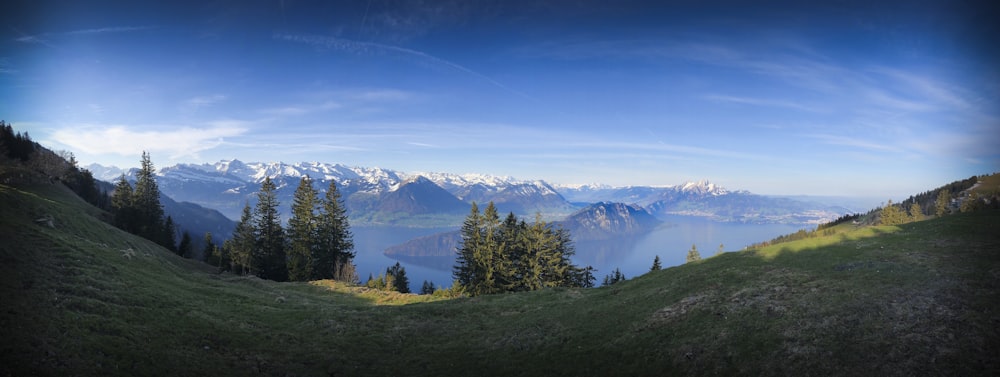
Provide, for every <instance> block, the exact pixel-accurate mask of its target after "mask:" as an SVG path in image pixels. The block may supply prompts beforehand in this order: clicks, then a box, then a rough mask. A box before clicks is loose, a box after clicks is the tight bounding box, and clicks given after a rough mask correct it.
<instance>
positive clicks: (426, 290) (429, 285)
mask: <svg viewBox="0 0 1000 377" xmlns="http://www.w3.org/2000/svg"><path fill="white" fill-rule="evenodd" d="M434 289H435V288H434V283H433V282H429V281H427V280H424V284H422V285H421V286H420V294H422V295H431V294H434Z"/></svg>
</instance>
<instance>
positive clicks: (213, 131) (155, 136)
mask: <svg viewBox="0 0 1000 377" xmlns="http://www.w3.org/2000/svg"><path fill="white" fill-rule="evenodd" d="M246 131H247V128H246V127H244V126H243V123H242V122H237V121H222V122H211V123H208V124H205V125H204V126H203V127H190V126H184V127H169V126H163V127H149V126H143V127H136V126H124V125H70V126H67V127H63V128H62V129H59V130H57V131H55V132H54V133H53V134H52V138H53V139H54V140H56V141H58V142H59V143H62V144H64V145H67V146H69V147H71V148H73V149H76V150H79V151H82V152H85V153H89V154H94V155H103V154H117V155H121V156H136V155H139V154H140V153H141V152H142V151H148V152H150V153H153V152H162V153H166V154H168V155H169V156H170V158H179V157H197V155H198V153H199V152H202V151H205V150H209V149H213V148H216V147H218V146H220V145H221V144H222V143H223V141H224V138H227V137H234V136H239V135H241V134H243V133H244V132H246Z"/></svg>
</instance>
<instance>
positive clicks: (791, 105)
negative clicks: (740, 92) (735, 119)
mask: <svg viewBox="0 0 1000 377" xmlns="http://www.w3.org/2000/svg"><path fill="white" fill-rule="evenodd" d="M702 98H704V99H706V100H709V101H715V102H729V103H737V104H743V105H752V106H768V107H781V108H786V109H794V110H801V111H808V112H820V111H822V110H820V109H819V108H816V107H812V106H807V105H802V104H799V103H797V102H792V101H783V100H775V99H762V98H750V97H736V96H726V95H716V94H711V95H705V96H702Z"/></svg>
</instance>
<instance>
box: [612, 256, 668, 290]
mask: <svg viewBox="0 0 1000 377" xmlns="http://www.w3.org/2000/svg"><path fill="white" fill-rule="evenodd" d="M657 258H659V257H658V256H657ZM657 260H658V259H657ZM625 280H628V278H626V277H625V274H623V273H622V270H621V269H620V268H615V270H614V271H612V272H611V273H610V274H608V275H605V276H604V280H603V281H601V285H602V286H605V287H607V286H609V285H614V284H616V283H619V282H623V281H625Z"/></svg>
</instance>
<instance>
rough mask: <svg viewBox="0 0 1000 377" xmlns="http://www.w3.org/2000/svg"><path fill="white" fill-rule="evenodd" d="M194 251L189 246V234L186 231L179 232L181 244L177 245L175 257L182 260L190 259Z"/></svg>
mask: <svg viewBox="0 0 1000 377" xmlns="http://www.w3.org/2000/svg"><path fill="white" fill-rule="evenodd" d="M193 252H194V250H193V249H192V246H191V234H190V233H188V232H187V231H186V230H185V231H184V232H181V242H180V243H178V244H177V255H180V256H182V257H184V258H191V256H192V253H193Z"/></svg>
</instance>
